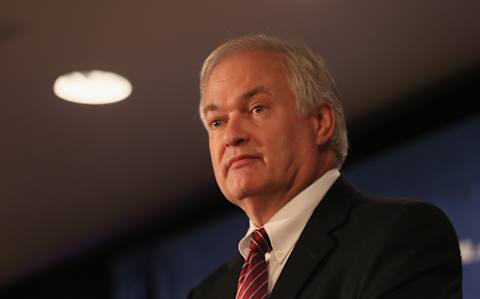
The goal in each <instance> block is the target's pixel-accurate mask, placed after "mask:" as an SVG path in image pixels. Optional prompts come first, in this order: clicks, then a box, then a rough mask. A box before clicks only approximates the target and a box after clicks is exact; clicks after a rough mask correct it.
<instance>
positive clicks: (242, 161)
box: [227, 155, 259, 170]
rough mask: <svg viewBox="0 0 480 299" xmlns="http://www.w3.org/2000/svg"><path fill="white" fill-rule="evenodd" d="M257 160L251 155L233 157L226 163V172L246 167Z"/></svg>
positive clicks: (256, 157)
mask: <svg viewBox="0 0 480 299" xmlns="http://www.w3.org/2000/svg"><path fill="white" fill-rule="evenodd" d="M258 159H259V157H258V156H253V155H240V156H236V157H233V158H232V159H230V160H229V161H228V164H227V170H229V169H237V168H240V167H243V166H246V165H248V164H250V163H253V162H255V161H257V160H258Z"/></svg>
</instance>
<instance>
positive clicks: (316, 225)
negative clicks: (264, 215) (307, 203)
mask: <svg viewBox="0 0 480 299" xmlns="http://www.w3.org/2000/svg"><path fill="white" fill-rule="evenodd" d="M356 196H358V192H357V191H356V190H355V188H354V187H353V186H352V185H350V183H349V182H348V181H347V180H346V179H344V178H343V177H342V176H341V177H339V178H338V179H337V181H336V182H335V183H334V184H333V186H332V188H330V190H329V191H328V192H327V194H325V197H324V198H323V200H322V201H321V202H320V204H319V205H318V206H317V208H316V209H315V211H314V212H313V214H312V216H311V217H310V220H309V221H308V222H307V225H306V226H305V229H304V230H303V232H302V234H301V235H300V238H299V239H298V241H297V243H296V245H295V248H294V249H293V251H292V254H291V255H290V257H289V258H288V261H287V263H286V264H285V267H284V268H283V270H282V273H281V274H280V276H279V278H278V280H277V282H276V284H275V287H274V288H273V290H272V293H271V294H270V297H269V298H270V299H282V298H285V299H292V298H296V297H297V296H298V294H299V293H300V291H301V290H302V287H303V286H304V285H305V283H306V281H307V280H308V278H309V277H310V275H311V274H312V272H313V270H314V269H315V268H316V267H317V266H318V265H319V264H320V262H321V261H322V260H323V259H325V258H326V257H327V256H328V254H329V252H331V251H332V250H334V248H335V246H336V242H335V240H334V239H333V238H332V237H331V235H330V233H331V231H332V230H334V229H335V228H337V227H338V226H340V225H342V224H343V223H344V222H345V221H346V219H347V217H348V212H349V210H350V206H351V204H352V201H353V199H354V198H355V197H356Z"/></svg>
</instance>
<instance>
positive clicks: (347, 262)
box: [189, 177, 462, 299]
mask: <svg viewBox="0 0 480 299" xmlns="http://www.w3.org/2000/svg"><path fill="white" fill-rule="evenodd" d="M242 264H243V258H242V257H241V256H240V255H239V256H237V257H235V258H234V259H233V260H231V261H229V262H227V263H226V264H224V265H223V266H221V267H220V268H219V269H217V270H216V271H215V272H214V273H213V274H211V275H210V276H209V277H208V278H207V279H206V280H205V281H203V282H202V283H201V284H200V285H199V286H198V287H196V288H195V289H193V290H192V291H191V293H190V295H189V298H191V299H201V298H209V299H215V298H222V299H226V298H235V292H236V283H237V279H238V275H239V273H240V267H241V266H242ZM461 276H462V270H461V261H460V252H459V246H458V240H457V237H456V234H455V231H454V229H453V228H452V225H451V224H450V222H449V221H448V219H447V218H446V216H445V215H444V214H443V213H442V212H441V211H440V210H439V209H437V208H435V207H434V206H432V205H430V204H427V203H422V202H417V201H412V200H408V199H382V198H374V197H367V196H365V195H363V194H361V193H359V192H358V191H357V190H356V189H355V188H354V187H353V186H351V185H350V183H348V181H347V180H346V179H345V178H343V177H340V178H339V179H338V180H337V181H336V182H335V184H334V185H333V186H332V188H331V189H330V190H329V191H328V193H327V194H326V195H325V198H324V199H323V200H322V201H321V202H320V204H319V205H318V207H317V208H316V209H315V211H314V212H313V214H312V216H311V218H310V220H309V221H308V223H307V225H306V227H305V229H304V231H303V232H302V234H301V236H300V238H299V240H298V241H297V243H296V245H295V247H294V249H293V251H292V254H291V255H290V257H289V259H288V260H287V263H286V264H285V267H284V268H283V271H282V273H281V274H280V277H279V278H278V280H277V283H276V284H275V287H274V288H273V290H272V293H271V294H270V297H269V298H270V299H280V298H284V299H293V298H305V299H312V298H321V299H353V298H365V299H375V298H392V299H393V298H402V299H405V298H408V299H412V298H419V299H429V298H461V297H462V291H461V280H462V279H461Z"/></svg>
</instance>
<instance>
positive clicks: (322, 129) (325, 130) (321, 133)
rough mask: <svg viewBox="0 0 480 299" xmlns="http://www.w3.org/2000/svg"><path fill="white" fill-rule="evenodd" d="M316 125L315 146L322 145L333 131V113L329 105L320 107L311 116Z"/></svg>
mask: <svg viewBox="0 0 480 299" xmlns="http://www.w3.org/2000/svg"><path fill="white" fill-rule="evenodd" d="M313 117H314V121H315V124H316V127H315V134H316V142H317V145H319V146H321V145H324V144H326V143H327V142H328V140H330V138H331V137H332V135H333V131H334V129H335V113H334V112H333V107H332V105H330V104H329V103H325V104H322V105H320V106H319V107H318V108H317V111H316V114H315V115H313Z"/></svg>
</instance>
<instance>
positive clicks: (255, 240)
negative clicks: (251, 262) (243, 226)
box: [250, 227, 272, 254]
mask: <svg viewBox="0 0 480 299" xmlns="http://www.w3.org/2000/svg"><path fill="white" fill-rule="evenodd" d="M250 250H252V251H256V252H261V253H262V254H265V253H267V252H270V250H272V245H271V244H270V239H269V238H268V235H267V232H266V231H265V229H264V228H263V227H262V228H260V229H257V230H255V231H254V232H253V233H252V238H251V242H250Z"/></svg>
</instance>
